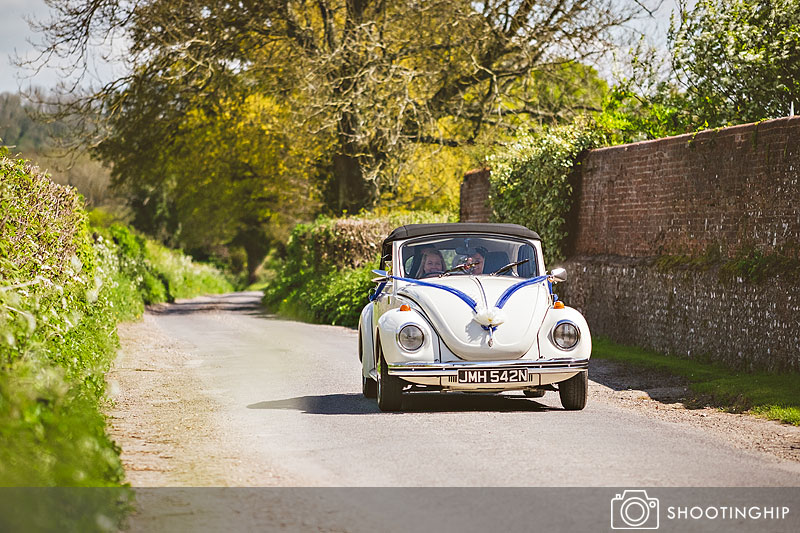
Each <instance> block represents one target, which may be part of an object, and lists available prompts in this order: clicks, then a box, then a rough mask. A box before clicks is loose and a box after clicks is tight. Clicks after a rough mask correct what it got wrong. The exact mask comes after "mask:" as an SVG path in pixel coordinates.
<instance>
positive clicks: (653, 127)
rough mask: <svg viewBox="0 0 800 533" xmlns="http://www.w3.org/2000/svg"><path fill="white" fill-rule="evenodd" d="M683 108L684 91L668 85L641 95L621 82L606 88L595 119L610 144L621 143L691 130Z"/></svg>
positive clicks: (658, 137)
mask: <svg viewBox="0 0 800 533" xmlns="http://www.w3.org/2000/svg"><path fill="white" fill-rule="evenodd" d="M684 108H685V103H684V102H683V95H681V94H679V93H677V92H674V91H672V90H671V89H670V88H669V87H667V86H662V87H661V88H660V89H659V90H658V91H657V92H655V93H654V94H653V95H651V96H644V95H641V94H639V93H637V92H636V91H635V90H633V89H632V88H631V87H630V86H628V85H627V84H624V83H623V84H620V85H617V86H615V87H613V88H612V89H611V90H610V91H609V92H608V94H607V96H606V98H605V100H604V102H603V111H602V112H601V113H598V114H597V115H596V118H595V120H596V121H597V124H598V125H599V126H600V127H601V128H603V129H604V130H606V131H607V132H608V137H609V144H612V145H615V144H624V143H630V142H636V141H642V140H647V139H660V138H662V137H669V136H671V135H680V134H682V133H689V132H691V131H692V129H693V128H692V125H691V124H690V123H689V122H688V121H689V117H687V115H686V113H685V112H684Z"/></svg>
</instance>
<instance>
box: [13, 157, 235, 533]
mask: <svg viewBox="0 0 800 533" xmlns="http://www.w3.org/2000/svg"><path fill="white" fill-rule="evenodd" d="M153 250H154V252H153V251H148V248H147V242H146V241H143V240H142V239H141V238H140V237H136V236H134V235H133V234H132V233H131V232H130V230H128V229H127V228H124V227H123V226H119V227H116V228H113V229H109V228H101V229H97V228H94V229H93V228H90V227H89V224H88V222H87V213H86V211H85V209H84V207H83V200H82V198H81V197H80V195H78V194H77V193H76V192H75V191H74V189H71V188H68V187H62V186H59V185H56V184H54V183H53V182H52V181H50V179H49V178H48V177H47V176H46V175H44V174H42V173H40V172H39V171H38V170H37V169H36V168H35V167H32V166H31V165H30V164H28V163H27V162H25V161H23V160H14V159H10V158H8V157H7V156H6V154H0V486H35V487H36V486H39V487H41V486H69V487H75V486H105V487H119V486H121V485H123V484H124V478H125V474H124V471H123V468H122V464H121V462H120V458H119V451H120V450H119V448H118V447H117V446H116V445H115V444H114V442H113V441H112V440H111V439H110V438H109V437H108V435H107V434H106V419H105V416H104V415H103V412H102V407H103V406H104V405H105V403H106V402H107V399H106V396H105V373H106V372H107V370H108V369H109V367H110V365H111V362H112V360H113V358H114V356H115V354H116V349H117V348H118V345H119V341H118V337H117V333H116V324H117V322H118V321H120V320H130V319H133V318H136V317H138V316H140V315H141V313H142V312H143V310H144V301H157V299H158V298H161V297H166V295H167V292H166V289H165V287H167V285H165V284H164V283H163V282H161V281H160V279H161V277H164V278H167V279H168V280H170V281H169V283H170V291H173V292H174V294H178V295H189V294H190V293H191V292H192V291H196V290H200V289H205V288H208V287H211V286H212V284H211V283H207V282H206V281H197V280H195V279H194V278H193V277H192V276H193V275H194V274H192V275H189V274H187V272H189V273H195V271H197V272H201V273H202V274H203V276H208V275H209V273H210V271H207V270H206V269H204V268H201V267H197V268H195V267H193V266H190V264H189V263H188V261H186V262H184V263H182V265H181V269H177V268H175V265H174V263H175V262H176V261H178V260H177V259H176V258H175V257H174V256H170V258H169V260H164V259H163V257H162V255H163V254H165V253H166V252H164V251H163V250H160V249H158V247H156V246H154V247H153ZM181 261H183V260H181ZM173 268H175V270H176V271H178V272H177V273H175V272H173V271H172V269H173ZM159 269H161V270H159ZM147 272H150V273H153V272H155V273H156V274H154V275H153V276H154V279H155V281H153V282H152V284H151V285H152V286H149V285H148V286H146V287H145V284H146V283H149V282H145V281H144V277H142V278H141V279H140V278H139V277H138V276H137V275H136V273H139V274H142V273H147ZM159 272H161V274H163V276H159V275H158V273H159ZM170 276H172V277H171V278H170ZM215 278H216V279H217V285H214V287H215V288H221V289H229V287H230V286H229V285H226V282H225V281H224V280H223V279H222V277H221V275H220V274H219V273H216V274H215ZM173 282H174V286H173V285H172V283H173ZM182 283H186V284H187V285H189V288H188V289H187V288H186V287H184V285H182ZM159 284H161V292H159V289H158V285H159ZM110 498H111V499H109V498H105V497H99V498H96V499H95V500H92V501H95V502H96V504H97V506H99V507H97V508H96V509H94V511H95V512H96V513H98V517H100V516H102V518H103V519H102V520H99V519H98V520H95V518H96V517H94V516H92V517H91V519H90V520H88V522H87V523H89V524H94V527H95V528H100V529H103V528H105V526H104V527H102V528H101V526H100V525H98V524H105V525H106V526H107V525H108V523H109V522H108V521H109V520H111V523H112V524H118V523H119V520H120V519H121V517H122V513H123V511H124V506H123V507H120V506H118V505H117V503H116V502H115V501H114V500H113V497H110ZM93 505H94V504H93ZM53 520H58V517H55V518H53ZM76 520H80V521H81V522H80V523H83V522H82V521H83V520H85V517H84V518H79V517H76ZM1 522H2V520H0V523H1ZM77 523H78V522H76V524H77ZM58 525H59V526H62V527H64V528H66V529H69V524H63V523H61V522H60V523H59V524H58ZM0 529H2V528H0ZM89 529H91V527H90V528H89Z"/></svg>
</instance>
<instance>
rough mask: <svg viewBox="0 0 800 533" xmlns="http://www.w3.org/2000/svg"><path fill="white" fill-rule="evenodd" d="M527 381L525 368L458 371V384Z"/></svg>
mask: <svg viewBox="0 0 800 533" xmlns="http://www.w3.org/2000/svg"><path fill="white" fill-rule="evenodd" d="M525 381H528V369H527V368H510V369H489V368H486V369H480V370H459V371H458V382H459V383H521V382H525Z"/></svg>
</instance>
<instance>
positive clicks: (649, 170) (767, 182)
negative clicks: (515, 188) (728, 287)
mask: <svg viewBox="0 0 800 533" xmlns="http://www.w3.org/2000/svg"><path fill="white" fill-rule="evenodd" d="M582 167H583V168H582V171H581V180H580V187H579V194H578V196H577V198H576V200H577V203H576V206H575V207H576V209H575V215H576V216H577V220H575V221H574V227H576V228H577V231H576V232H575V234H574V235H573V236H572V239H573V240H572V241H571V249H570V250H568V251H569V252H570V253H571V254H575V255H598V254H606V255H622V256H626V257H648V256H654V255H661V254H665V253H666V254H686V253H690V254H691V253H695V254H698V253H702V252H703V251H705V250H706V248H707V247H709V246H717V245H722V251H723V252H724V253H726V254H728V255H729V256H731V257H732V256H733V255H735V252H736V251H737V250H738V249H739V248H741V247H751V246H754V247H756V248H758V249H761V250H762V251H769V250H772V249H774V248H775V247H779V246H781V245H783V244H790V245H794V244H796V243H798V242H800V209H798V208H799V207H800V186H798V178H799V177H800V117H793V118H784V119H777V120H771V121H768V122H763V123H760V124H746V125H743V126H735V127H731V128H725V129H722V130H718V131H705V132H702V133H699V134H697V135H681V136H678V137H669V138H666V139H659V140H655V141H645V142H640V143H635V144H627V145H622V146H614V147H611V148H601V149H598V150H592V151H590V152H589V153H588V155H587V156H586V157H585V158H584V160H583V164H582Z"/></svg>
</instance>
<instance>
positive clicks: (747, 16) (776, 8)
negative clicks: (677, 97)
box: [669, 0, 800, 127]
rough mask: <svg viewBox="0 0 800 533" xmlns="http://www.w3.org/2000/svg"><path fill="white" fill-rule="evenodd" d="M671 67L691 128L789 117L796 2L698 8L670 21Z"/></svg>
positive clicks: (796, 77) (795, 91) (797, 31)
mask: <svg viewBox="0 0 800 533" xmlns="http://www.w3.org/2000/svg"><path fill="white" fill-rule="evenodd" d="M669 41H670V45H671V48H672V51H673V67H674V69H675V71H676V72H677V73H678V74H679V75H681V76H682V77H683V80H682V81H683V82H684V83H685V84H686V87H687V97H688V98H687V104H688V106H689V109H690V110H691V111H692V112H693V113H694V114H696V116H697V117H698V120H697V126H702V125H704V126H705V127H717V126H724V125H728V124H739V123H743V122H756V121H758V120H762V119H766V118H775V117H782V116H786V115H788V114H789V110H790V106H791V104H792V102H794V105H795V108H797V107H798V106H800V54H798V50H799V49H800V1H798V0H772V1H770V2H763V1H759V0H698V1H697V2H696V3H694V5H693V7H692V8H691V9H688V8H687V7H686V6H685V5H684V9H683V10H682V12H681V14H680V17H679V18H678V19H677V20H673V23H672V25H671V27H670V33H669Z"/></svg>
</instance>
